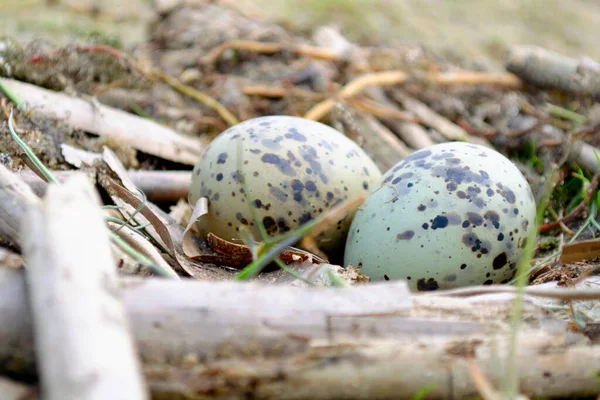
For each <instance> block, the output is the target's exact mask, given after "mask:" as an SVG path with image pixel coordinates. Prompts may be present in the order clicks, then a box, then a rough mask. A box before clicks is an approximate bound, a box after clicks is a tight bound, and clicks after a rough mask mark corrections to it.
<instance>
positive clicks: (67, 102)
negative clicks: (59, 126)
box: [0, 78, 204, 165]
mask: <svg viewBox="0 0 600 400" xmlns="http://www.w3.org/2000/svg"><path fill="white" fill-rule="evenodd" d="M0 80H1V81H2V83H3V84H4V85H6V86H7V87H9V88H10V89H11V90H12V91H13V92H14V93H15V94H16V95H17V96H18V97H19V98H21V99H24V100H25V101H26V104H27V105H28V107H29V110H31V111H33V112H35V113H37V114H39V115H42V116H44V117H47V118H52V119H59V120H61V121H62V122H64V123H66V124H68V125H70V126H72V127H73V128H76V129H81V130H83V131H86V132H90V133H94V134H96V135H100V136H103V137H106V138H111V139H112V140H114V141H115V142H116V143H120V144H122V145H129V146H132V147H133V148H135V149H138V150H141V151H143V152H146V153H148V154H152V155H155V156H158V157H162V158H165V159H167V160H171V161H176V162H180V163H184V164H188V165H194V164H196V162H197V161H198V158H199V157H200V155H201V154H202V151H203V150H204V143H203V142H202V141H201V140H198V139H195V138H192V137H188V136H184V135H181V134H179V133H177V132H175V131H173V130H171V129H169V128H167V127H164V126H162V125H159V124H157V123H155V122H153V121H150V120H147V119H144V118H141V117H138V116H137V115H133V114H129V113H127V112H124V111H122V110H118V109H116V108H112V107H108V106H105V105H102V104H93V103H92V102H90V101H85V100H83V99H81V98H76V97H72V96H68V95H66V94H64V93H57V92H53V91H51V90H46V89H42V88H40V87H37V86H35V85H31V84H28V83H23V82H19V81H15V80H11V79H4V78H0Z"/></svg>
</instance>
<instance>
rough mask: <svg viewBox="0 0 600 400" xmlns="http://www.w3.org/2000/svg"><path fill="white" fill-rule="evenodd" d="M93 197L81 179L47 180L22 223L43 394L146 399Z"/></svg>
mask: <svg viewBox="0 0 600 400" xmlns="http://www.w3.org/2000/svg"><path fill="white" fill-rule="evenodd" d="M99 203H100V202H99V198H98V197H97V194H96V193H95V191H94V189H93V187H92V185H91V184H90V183H89V182H88V180H87V178H85V177H84V176H81V175H79V176H75V177H73V178H72V179H71V180H69V181H68V182H66V183H65V185H64V186H58V185H51V186H50V187H49V188H48V193H47V196H46V198H45V200H44V203H43V207H41V208H40V207H32V208H30V209H29V211H28V213H27V214H26V218H25V220H24V221H23V250H24V255H25V260H26V263H27V268H26V271H27V274H26V278H27V284H28V291H29V295H30V299H31V307H32V311H33V321H34V326H35V332H36V335H35V344H36V353H37V354H38V368H39V371H40V375H41V383H42V388H43V391H44V393H45V398H47V399H50V400H63V399H90V400H92V399H94V400H96V399H97V400H101V399H133V400H135V399H146V398H148V397H147V393H146V388H145V384H144V382H143V380H142V377H141V371H140V365H139V361H138V359H137V355H136V353H135V350H134V346H133V341H132V339H131V337H130V336H129V331H128V329H129V328H128V323H127V320H126V316H125V309H124V308H123V305H122V304H121V302H120V299H119V298H118V297H117V296H115V293H116V290H117V276H116V269H115V266H114V264H113V260H112V255H111V249H110V244H109V240H108V231H107V229H106V227H105V226H104V221H103V218H102V213H101V211H100V207H99Z"/></svg>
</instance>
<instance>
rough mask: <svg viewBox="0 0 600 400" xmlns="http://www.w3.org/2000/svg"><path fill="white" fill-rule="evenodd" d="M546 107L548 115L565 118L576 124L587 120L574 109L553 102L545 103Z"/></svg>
mask: <svg viewBox="0 0 600 400" xmlns="http://www.w3.org/2000/svg"><path fill="white" fill-rule="evenodd" d="M546 109H547V110H548V113H549V114H550V115H553V116H555V117H559V118H563V119H567V120H569V121H572V122H574V123H576V124H577V125H582V124H584V123H585V122H586V121H587V118H586V117H585V116H583V115H581V114H579V113H576V112H575V111H571V110H567V109H566V108H563V107H560V106H557V105H555V104H551V103H546Z"/></svg>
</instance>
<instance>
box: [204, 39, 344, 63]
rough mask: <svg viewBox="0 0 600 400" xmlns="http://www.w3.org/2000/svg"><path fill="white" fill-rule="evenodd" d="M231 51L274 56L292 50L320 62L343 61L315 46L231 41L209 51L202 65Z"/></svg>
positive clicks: (330, 52) (213, 61) (212, 61)
mask: <svg viewBox="0 0 600 400" xmlns="http://www.w3.org/2000/svg"><path fill="white" fill-rule="evenodd" d="M229 49H234V50H245V51H252V52H254V53H262V54H274V53H277V52H280V51H282V50H291V51H294V52H296V53H298V54H301V55H303V56H306V57H311V58H316V59H320V60H330V61H338V60H341V59H340V58H339V57H338V55H337V54H335V53H334V52H332V51H329V50H326V49H322V48H319V47H315V46H308V45H298V46H293V45H292V46H289V45H282V44H280V43H266V42H257V41H254V40H230V41H228V42H225V43H223V44H221V45H219V46H217V47H215V48H214V49H212V50H211V51H209V52H208V54H207V55H205V56H204V57H203V58H202V61H201V63H202V64H204V65H212V64H214V63H215V62H216V61H217V59H218V58H219V57H220V56H221V54H223V53H224V52H225V51H226V50H229Z"/></svg>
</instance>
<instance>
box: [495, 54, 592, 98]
mask: <svg viewBox="0 0 600 400" xmlns="http://www.w3.org/2000/svg"><path fill="white" fill-rule="evenodd" d="M506 69H507V70H508V71H510V72H512V73H514V74H515V75H517V76H518V77H519V78H521V79H522V80H523V81H525V82H528V83H531V84H533V85H535V86H537V87H541V88H548V89H558V90H561V91H563V92H566V93H570V94H575V95H589V96H592V97H594V98H595V99H596V100H598V99H600V66H599V65H598V64H597V63H595V62H594V61H592V60H590V59H588V58H582V59H580V60H576V59H574V58H570V57H566V56H563V55H562V54H558V53H554V52H552V51H549V50H546V49H543V48H541V47H535V46H515V47H513V48H511V49H510V51H509V53H508V57H507V61H506Z"/></svg>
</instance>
